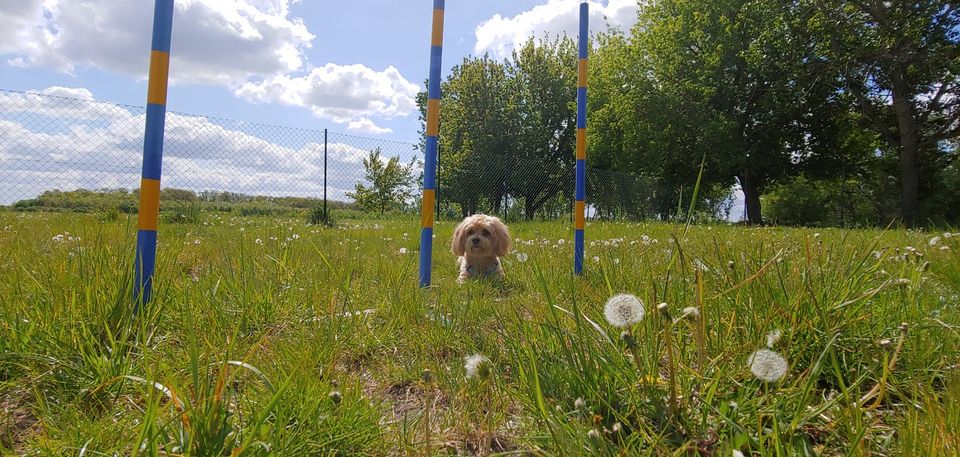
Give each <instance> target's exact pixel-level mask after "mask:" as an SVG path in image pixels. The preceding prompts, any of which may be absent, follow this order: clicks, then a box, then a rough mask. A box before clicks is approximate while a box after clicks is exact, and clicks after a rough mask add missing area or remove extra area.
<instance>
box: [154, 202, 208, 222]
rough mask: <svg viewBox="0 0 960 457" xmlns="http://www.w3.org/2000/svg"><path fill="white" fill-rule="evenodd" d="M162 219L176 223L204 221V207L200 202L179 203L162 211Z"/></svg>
mask: <svg viewBox="0 0 960 457" xmlns="http://www.w3.org/2000/svg"><path fill="white" fill-rule="evenodd" d="M160 220H162V221H163V222H167V223H174V224H199V223H201V222H203V209H202V208H201V207H200V205H199V204H198V203H178V204H174V205H171V206H170V207H167V208H163V210H161V211H160Z"/></svg>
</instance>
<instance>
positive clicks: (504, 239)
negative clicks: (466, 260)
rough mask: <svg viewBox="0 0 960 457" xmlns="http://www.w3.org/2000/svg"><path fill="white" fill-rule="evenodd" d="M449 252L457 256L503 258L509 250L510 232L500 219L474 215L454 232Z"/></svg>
mask: <svg viewBox="0 0 960 457" xmlns="http://www.w3.org/2000/svg"><path fill="white" fill-rule="evenodd" d="M451 250H452V251H453V253H454V254H456V255H458V256H471V257H492V256H503V255H505V254H506V253H507V251H509V250H510V232H509V231H507V226H506V225H504V224H503V222H500V219H497V218H496V217H493V216H487V215H484V214H475V215H473V216H470V217H467V218H466V219H464V220H463V222H461V223H460V225H458V226H457V229H456V230H454V232H453V243H452V246H451Z"/></svg>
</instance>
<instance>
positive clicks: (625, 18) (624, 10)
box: [474, 0, 638, 58]
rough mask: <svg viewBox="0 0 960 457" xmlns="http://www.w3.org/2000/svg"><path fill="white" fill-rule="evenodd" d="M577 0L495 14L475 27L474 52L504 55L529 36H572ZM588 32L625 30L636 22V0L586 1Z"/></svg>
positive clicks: (552, 1)
mask: <svg viewBox="0 0 960 457" xmlns="http://www.w3.org/2000/svg"><path fill="white" fill-rule="evenodd" d="M580 3H581V2H580V0H549V1H548V2H547V3H546V4H543V5H537V6H535V7H533V8H532V9H530V10H528V11H524V12H522V13H520V14H517V15H516V16H513V17H509V18H505V17H503V16H501V15H499V14H495V15H494V16H493V17H491V18H490V19H487V20H486V21H484V22H483V23H482V24H480V25H479V26H478V27H477V28H476V30H475V34H476V38H477V43H476V45H475V46H474V51H475V52H476V53H477V54H483V53H485V52H489V53H490V54H491V55H492V56H494V57H499V58H502V57H507V56H509V55H510V53H511V52H512V51H513V49H514V48H515V47H518V46H519V45H521V44H523V43H524V42H526V41H527V39H529V38H530V37H542V36H544V35H545V34H550V36H561V35H564V34H566V35H567V36H569V37H576V36H577V33H578V27H579V26H578V24H579V11H580V10H579V8H580V6H579V5H580ZM588 3H589V4H590V32H591V33H596V32H602V31H606V30H607V29H609V28H619V29H620V30H621V31H624V32H629V31H630V28H631V27H632V26H633V24H635V23H636V22H637V12H638V6H637V5H638V4H637V0H608V1H606V2H602V1H595V0H594V1H589V2H588Z"/></svg>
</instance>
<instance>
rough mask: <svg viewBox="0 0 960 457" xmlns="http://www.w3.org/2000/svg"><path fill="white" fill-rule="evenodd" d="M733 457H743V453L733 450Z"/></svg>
mask: <svg viewBox="0 0 960 457" xmlns="http://www.w3.org/2000/svg"><path fill="white" fill-rule="evenodd" d="M733 457H743V453H742V452H740V451H738V450H736V449H734V450H733Z"/></svg>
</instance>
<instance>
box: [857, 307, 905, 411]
mask: <svg viewBox="0 0 960 457" xmlns="http://www.w3.org/2000/svg"><path fill="white" fill-rule="evenodd" d="M906 339H907V324H906V323H904V324H900V338H899V339H898V340H897V347H896V348H895V349H894V350H893V355H891V356H890V358H889V361H888V359H887V355H886V353H884V355H883V373H882V374H881V375H880V382H878V383H877V385H875V386H873V388H872V389H870V392H867V394H866V395H864V396H863V397H862V398H861V399H860V404H861V405H863V404H864V403H866V402H867V401H868V400H870V397H873V396H874V395H875V396H876V398H875V399H874V400H873V403H872V404H871V405H870V406H868V407H867V408H866V410H867V411H870V410H873V409H876V408H877V407H879V406H880V404H881V403H883V397H884V396H886V394H887V379H888V378H889V377H890V373H892V372H893V369H894V368H895V367H896V365H897V358H899V356H900V351H902V350H903V342H904V340H906Z"/></svg>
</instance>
